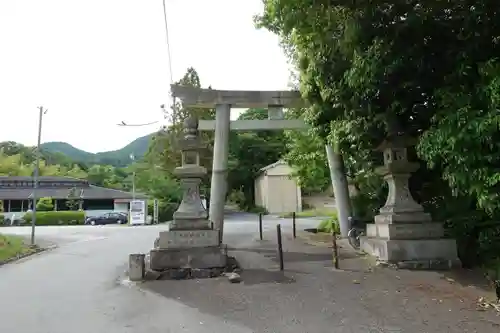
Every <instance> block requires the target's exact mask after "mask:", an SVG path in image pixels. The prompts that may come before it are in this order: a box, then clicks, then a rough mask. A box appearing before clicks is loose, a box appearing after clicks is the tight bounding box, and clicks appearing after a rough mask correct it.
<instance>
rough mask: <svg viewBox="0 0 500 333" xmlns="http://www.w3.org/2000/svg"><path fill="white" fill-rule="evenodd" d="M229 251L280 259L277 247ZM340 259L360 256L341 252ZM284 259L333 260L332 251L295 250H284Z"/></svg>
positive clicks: (304, 260)
mask: <svg viewBox="0 0 500 333" xmlns="http://www.w3.org/2000/svg"><path fill="white" fill-rule="evenodd" d="M228 251H239V252H253V253H258V254H262V255H264V256H265V257H266V258H270V259H272V260H279V258H278V250H277V249H259V248H237V247H228ZM339 258H340V259H355V258H359V255H358V254H356V253H339ZM283 260H284V261H285V262H317V261H331V260H332V253H326V252H324V251H322V252H318V253H314V252H293V251H285V250H284V251H283Z"/></svg>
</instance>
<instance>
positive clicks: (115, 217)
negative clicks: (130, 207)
mask: <svg viewBox="0 0 500 333" xmlns="http://www.w3.org/2000/svg"><path fill="white" fill-rule="evenodd" d="M127 222H128V216H127V214H126V213H121V212H113V213H105V214H102V215H100V216H90V217H87V219H86V220H85V224H90V225H100V224H126V223H127Z"/></svg>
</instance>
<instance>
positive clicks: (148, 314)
mask: <svg viewBox="0 0 500 333" xmlns="http://www.w3.org/2000/svg"><path fill="white" fill-rule="evenodd" d="M278 221H279V220H278V219H276V220H273V221H267V222H266V224H265V226H264V227H265V230H274V229H275V225H276V223H278ZM281 222H283V221H281ZM316 223H317V222H315V221H308V220H303V221H302V222H299V225H301V227H304V228H305V227H311V226H315V225H316ZM285 224H286V223H285ZM164 228H165V226H161V225H160V226H140V227H127V226H73V227H39V228H37V231H36V236H37V239H39V240H40V241H41V242H42V243H44V244H48V243H51V244H52V243H54V244H57V245H58V247H57V248H55V249H52V250H49V251H47V252H44V253H42V254H39V255H35V256H32V257H29V258H27V259H23V260H21V261H18V262H15V263H12V264H8V265H4V266H2V267H0V299H1V304H2V306H1V309H0V332H9V333H26V332H36V333H80V332H82V333H83V332H85V333H88V332H96V333H100V332H102V333H115V332H116V333H118V332H120V333H127V332H131V333H132V332H133V333H142V332H148V333H154V332H162V333H165V332H176V333H177V332H192V333H198V332H204V333H206V332H221V331H226V332H234V333H238V332H252V330H251V329H249V328H248V327H246V326H245V325H242V324H241V323H230V322H228V321H226V320H225V319H224V318H221V317H218V316H215V315H213V314H209V313H206V312H201V311H200V310H198V309H197V308H196V307H192V306H189V305H186V304H184V303H183V302H182V301H179V300H177V299H171V298H167V297H163V296H161V295H159V294H157V293H154V292H148V291H145V290H144V289H140V288H137V286H135V285H133V284H130V283H127V280H126V278H125V276H124V272H125V270H126V266H127V259H128V254H129V253H138V252H143V253H145V252H147V251H149V250H150V249H151V248H152V246H153V241H154V239H155V238H156V237H157V235H158V232H159V231H160V230H163V229H164ZM285 229H286V230H290V226H289V225H288V226H287V227H285ZM0 232H2V233H9V234H18V235H25V236H27V235H29V233H30V228H25V227H8V228H2V229H0ZM224 233H225V237H226V239H228V240H230V241H236V242H237V240H238V239H246V238H248V237H254V236H255V235H256V234H257V233H258V224H257V220H256V217H255V216H253V215H245V214H239V215H238V214H237V215H235V214H232V215H230V216H228V219H227V223H226V224H225V231H224Z"/></svg>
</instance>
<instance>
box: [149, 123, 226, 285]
mask: <svg viewBox="0 0 500 333" xmlns="http://www.w3.org/2000/svg"><path fill="white" fill-rule="evenodd" d="M179 146H180V148H181V152H182V166H180V167H177V168H176V169H175V170H174V174H175V175H176V176H177V177H179V178H180V181H181V186H182V190H183V197H182V202H181V204H180V205H179V208H178V209H177V211H176V212H175V213H174V221H173V222H172V223H171V225H170V228H169V231H161V232H160V236H159V238H158V239H157V241H156V242H155V248H154V249H153V250H151V253H150V269H152V270H154V271H167V270H173V271H175V270H177V271H179V270H183V271H186V270H188V271H193V270H195V271H197V272H199V271H200V270H207V269H208V270H211V269H218V268H223V267H225V266H226V261H227V257H226V254H225V253H224V250H223V246H221V245H220V244H219V237H218V232H217V230H212V228H211V226H210V221H209V220H208V219H207V217H208V216H207V215H208V214H207V211H206V209H205V207H204V206H203V203H202V200H201V198H200V183H201V181H202V178H203V176H204V175H205V174H206V172H207V170H206V169H205V168H204V167H202V166H200V150H201V149H203V148H204V146H205V145H204V144H203V143H202V142H201V139H200V137H199V134H198V120H197V119H196V118H194V117H193V116H191V117H189V118H188V119H186V121H185V122H184V137H183V138H182V139H181V140H180V141H179ZM209 273H210V272H208V273H207V274H206V275H207V276H208V275H210V274H211V273H210V274H209Z"/></svg>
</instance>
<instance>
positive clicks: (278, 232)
mask: <svg viewBox="0 0 500 333" xmlns="http://www.w3.org/2000/svg"><path fill="white" fill-rule="evenodd" d="M276 234H277V236H278V258H279V260H280V271H283V270H284V269H285V268H284V263H283V244H282V242H281V224H278V225H277V226H276Z"/></svg>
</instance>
